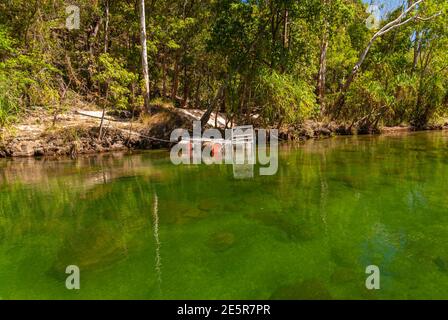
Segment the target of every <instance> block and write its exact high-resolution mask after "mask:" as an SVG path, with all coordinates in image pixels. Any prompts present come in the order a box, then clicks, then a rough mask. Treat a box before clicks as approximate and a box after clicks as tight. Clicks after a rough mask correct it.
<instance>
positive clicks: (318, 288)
mask: <svg viewBox="0 0 448 320" xmlns="http://www.w3.org/2000/svg"><path fill="white" fill-rule="evenodd" d="M271 299H272V300H331V299H332V296H331V293H330V292H329V290H328V289H327V287H326V285H325V284H324V283H323V282H322V281H320V280H317V279H307V280H304V281H302V282H299V283H296V284H292V285H288V286H283V287H279V288H278V289H277V290H275V292H274V293H273V294H272V295H271Z"/></svg>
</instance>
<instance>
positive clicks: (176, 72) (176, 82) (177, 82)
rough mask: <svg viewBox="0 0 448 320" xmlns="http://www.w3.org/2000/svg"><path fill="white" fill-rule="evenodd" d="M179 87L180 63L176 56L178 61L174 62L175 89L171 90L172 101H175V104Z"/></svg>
mask: <svg viewBox="0 0 448 320" xmlns="http://www.w3.org/2000/svg"><path fill="white" fill-rule="evenodd" d="M178 86H179V62H178V58H177V55H176V61H175V62H174V75H173V87H172V88H171V100H173V103H174V102H175V101H176V96H177V88H178Z"/></svg>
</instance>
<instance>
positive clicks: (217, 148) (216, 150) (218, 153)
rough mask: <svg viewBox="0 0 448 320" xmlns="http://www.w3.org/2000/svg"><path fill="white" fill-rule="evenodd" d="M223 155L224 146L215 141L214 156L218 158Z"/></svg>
mask: <svg viewBox="0 0 448 320" xmlns="http://www.w3.org/2000/svg"><path fill="white" fill-rule="evenodd" d="M221 155H222V146H221V144H219V143H215V144H213V146H212V157H214V158H218V159H219V157H221Z"/></svg>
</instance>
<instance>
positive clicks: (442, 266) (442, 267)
mask: <svg viewBox="0 0 448 320" xmlns="http://www.w3.org/2000/svg"><path fill="white" fill-rule="evenodd" d="M432 262H434V264H435V265H436V266H437V269H439V271H441V272H448V263H447V261H446V260H445V259H443V258H441V257H437V258H435V259H433V260H432Z"/></svg>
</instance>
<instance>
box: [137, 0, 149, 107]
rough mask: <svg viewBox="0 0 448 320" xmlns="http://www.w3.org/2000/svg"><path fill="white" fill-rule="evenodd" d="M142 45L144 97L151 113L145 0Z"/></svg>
mask: <svg viewBox="0 0 448 320" xmlns="http://www.w3.org/2000/svg"><path fill="white" fill-rule="evenodd" d="M139 4H140V44H141V47H142V72H143V80H144V85H145V88H144V92H143V97H144V100H145V109H146V110H147V112H148V113H150V111H151V110H150V108H149V97H150V95H149V71H148V48H147V45H146V17H145V0H140V1H139Z"/></svg>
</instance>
